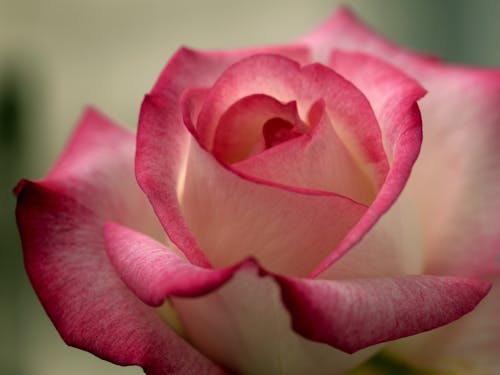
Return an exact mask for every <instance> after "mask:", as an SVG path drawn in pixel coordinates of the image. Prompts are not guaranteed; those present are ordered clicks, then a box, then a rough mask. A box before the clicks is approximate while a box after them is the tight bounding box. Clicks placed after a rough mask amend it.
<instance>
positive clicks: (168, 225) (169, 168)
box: [136, 47, 308, 266]
mask: <svg viewBox="0 0 500 375" xmlns="http://www.w3.org/2000/svg"><path fill="white" fill-rule="evenodd" d="M267 51H273V52H275V53H282V54H284V55H286V56H290V57H292V58H295V59H296V60H298V61H304V60H306V59H307V58H308V49H307V48H304V47H270V48H267V49H265V48H263V49H260V50H256V49H255V50H250V49H249V50H238V51H229V52H223V51H221V52H195V51H192V50H188V49H181V50H179V51H178V52H177V53H176V55H175V56H174V57H173V58H172V59H171V60H170V62H169V64H168V65H167V67H166V68H165V70H164V71H163V73H162V74H161V76H160V78H159V80H158V82H157V83H156V85H155V87H154V88H153V90H152V92H151V94H152V95H154V96H156V97H161V98H162V99H161V102H162V103H163V104H164V107H165V111H163V112H161V113H158V111H151V110H150V108H151V106H150V100H149V99H146V101H145V102H144V105H143V107H142V109H141V115H140V118H139V128H138V134H137V155H136V176H137V180H138V182H139V185H140V186H141V188H142V189H143V190H144V192H145V193H146V195H147V196H148V198H149V200H150V202H151V203H152V205H153V208H154V210H155V212H156V214H157V216H158V218H159V219H160V222H161V223H162V225H163V228H164V229H165V231H166V233H167V234H168V236H169V237H170V239H171V240H172V242H173V243H175V245H176V246H177V247H178V248H179V249H180V250H181V251H183V252H184V254H185V255H186V256H187V257H188V259H189V260H190V261H192V262H193V263H195V264H198V265H204V266H208V265H209V264H210V263H209V261H208V259H207V258H206V256H205V255H204V253H203V251H202V250H201V248H200V246H199V244H198V242H197V240H196V239H195V237H194V236H193V235H192V234H191V232H190V230H189V228H188V226H187V225H186V223H185V222H184V220H183V217H182V212H181V209H180V205H179V199H178V196H179V195H182V190H183V189H182V184H183V181H184V179H183V176H184V175H185V171H186V163H187V154H188V153H187V151H188V149H189V144H190V142H191V140H192V138H191V136H190V134H189V132H188V130H187V128H186V127H185V126H184V125H183V119H182V112H181V111H180V100H181V96H182V93H183V92H184V91H185V90H186V89H187V88H197V87H207V86H208V87H209V86H211V85H212V84H213V83H214V82H215V80H216V79H217V77H218V76H219V75H220V74H221V73H222V71H224V69H226V68H227V67H228V66H229V65H230V64H232V63H234V62H235V61H237V60H239V59H242V58H244V57H245V56H249V55H252V54H255V53H263V52H267ZM159 115H160V117H158V116H159ZM167 145H168V146H167Z"/></svg>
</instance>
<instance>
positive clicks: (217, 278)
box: [106, 225, 490, 374]
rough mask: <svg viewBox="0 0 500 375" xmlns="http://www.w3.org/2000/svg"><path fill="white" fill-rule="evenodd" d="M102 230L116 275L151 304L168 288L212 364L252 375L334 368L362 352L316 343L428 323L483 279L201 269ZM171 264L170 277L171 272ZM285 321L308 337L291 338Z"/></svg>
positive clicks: (472, 301)
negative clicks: (340, 277)
mask: <svg viewBox="0 0 500 375" xmlns="http://www.w3.org/2000/svg"><path fill="white" fill-rule="evenodd" d="M106 238H107V248H108V252H109V254H110V255H111V259H112V260H113V264H114V265H115V266H116V269H117V271H118V273H119V274H120V276H121V277H122V278H123V279H124V281H125V282H126V283H127V285H129V286H130V288H131V289H132V290H134V292H135V293H136V294H137V295H138V296H139V297H140V298H141V299H142V300H143V301H144V302H145V303H148V304H153V305H157V304H158V303H159V301H160V300H161V299H160V298H161V293H164V296H163V298H164V299H165V298H167V297H172V296H175V297H176V298H173V301H174V306H175V307H176V310H177V311H178V312H179V314H180V318H181V320H182V322H183V324H184V327H185V330H186V332H187V334H188V336H189V338H190V340H191V341H192V342H193V343H195V345H196V346H197V347H198V348H200V350H202V351H203V352H204V353H206V354H207V355H209V356H210V357H211V358H214V359H216V361H217V362H218V363H223V364H224V365H225V366H227V367H228V368H230V369H232V370H234V371H239V372H243V373H250V374H253V373H255V374H259V373H280V371H281V372H284V373H298V374H299V373H301V372H300V371H304V370H312V369H316V371H319V373H328V374H329V373H332V370H333V369H335V370H333V371H334V373H337V371H338V372H339V373H341V372H342V371H345V370H346V369H348V368H349V366H352V365H353V363H355V362H356V361H358V360H359V359H360V357H358V356H361V357H364V356H365V355H368V353H369V352H366V351H365V352H360V354H358V355H357V356H353V357H350V356H348V355H346V354H342V353H340V352H338V351H335V350H333V349H332V348H329V347H328V346H324V345H323V344H320V343H319V342H323V343H327V344H329V345H331V346H333V347H337V348H340V349H342V350H344V351H347V352H354V351H357V350H360V349H362V348H364V347H367V346H370V345H373V344H376V343H378V342H382V341H386V340H391V339H393V338H396V337H401V336H406V335H410V334H414V333H417V332H421V331H423V330H428V329H432V328H434V327H436V326H439V325H442V324H446V323H448V322H450V321H452V320H455V319H457V318H458V317H460V316H462V315H463V314H465V313H467V312H469V311H470V310H471V309H473V308H474V307H475V306H476V304H477V303H478V302H479V301H480V300H481V299H482V298H483V297H484V295H485V294H486V293H487V292H488V290H489V287H490V285H489V284H488V283H486V282H482V281H479V280H468V279H459V278H452V277H434V276H407V277H400V278H386V279H365V280H344V281H326V280H308V279H297V278H290V277H285V276H277V275H272V274H269V273H268V272H266V271H265V270H263V269H262V268H260V267H259V266H258V264H256V263H255V262H254V261H251V260H247V261H245V262H243V263H241V264H239V265H237V266H234V267H231V268H227V269H220V270H206V269H200V268H199V267H197V266H194V265H191V264H189V263H187V262H186V261H185V260H183V259H181V258H179V257H178V256H177V255H175V254H172V253H170V252H169V250H168V249H167V248H165V247H164V246H163V245H162V244H160V243H158V242H156V241H154V240H152V239H150V238H148V237H146V236H144V235H142V234H139V233H137V232H134V231H132V230H130V229H127V228H124V227H121V226H118V225H108V226H107V228H106ZM145 253H147V254H153V256H144V254H145ZM176 258H177V259H176ZM182 263H184V265H183V264H182ZM130 264H134V269H133V271H132V272H131V271H130V270H131V267H130ZM177 270H180V274H179V275H178V277H177V278H173V277H170V276H169V275H172V274H173V273H175V272H177ZM280 297H281V298H280ZM422 301H425V304H423V303H422ZM285 307H286V308H285ZM290 319H291V322H292V323H290ZM291 324H292V325H293V328H294V329H295V330H296V331H297V332H299V333H300V334H301V335H302V336H304V337H307V338H309V339H312V340H314V341H316V342H313V341H308V340H306V339H304V337H300V336H297V335H296V334H295V333H294V332H293V331H292V330H291ZM214 332H217V338H216V339H214ZM299 370H300V371H299Z"/></svg>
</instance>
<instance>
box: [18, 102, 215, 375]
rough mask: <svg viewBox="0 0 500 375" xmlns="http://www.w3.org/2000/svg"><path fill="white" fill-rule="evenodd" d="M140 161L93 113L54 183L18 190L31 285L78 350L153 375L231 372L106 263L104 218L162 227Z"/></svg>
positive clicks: (123, 137) (128, 142)
mask: <svg viewBox="0 0 500 375" xmlns="http://www.w3.org/2000/svg"><path fill="white" fill-rule="evenodd" d="M133 156H134V137H133V135H131V134H130V133H128V132H127V131H125V130H123V129H120V128H118V127H116V126H114V125H113V124H112V123H111V122H110V121H109V120H107V119H105V118H104V117H102V116H101V115H100V114H98V113H97V112H96V111H93V110H88V111H87V112H86V114H85V116H84V117H83V118H82V120H81V121H80V126H79V127H78V129H77V131H76V133H75V135H74V136H73V138H72V140H71V142H70V144H69V146H68V147H67V148H66V151H65V152H64V153H63V156H62V157H61V159H60V160H59V161H58V163H57V164H56V166H55V167H54V169H53V170H52V171H51V173H50V174H49V177H47V178H46V179H44V180H42V181H40V182H30V181H23V182H21V183H20V184H19V185H18V187H17V189H16V192H17V194H18V206H17V220H18V226H19V231H20V234H21V240H22V243H23V249H24V259H25V265H26V270H27V272H28V275H29V277H30V280H31V282H32V284H33V287H34V289H35V291H36V293H37V294H38V297H39V299H40V301H41V302H42V304H43V306H44V308H45V310H46V311H47V313H48V315H49V317H50V318H51V320H52V321H53V323H54V325H55V326H56V327H57V329H58V330H59V332H60V334H61V336H62V337H63V339H64V340H65V341H66V343H68V344H69V345H72V346H75V347H78V348H81V349H84V350H88V351H90V352H92V353H94V354H96V355H97V356H99V357H102V358H104V359H107V360H110V361H113V362H115V363H117V364H121V365H131V364H134V365H140V366H142V367H143V368H144V369H145V371H146V372H147V373H149V374H165V373H167V372H168V373H172V374H200V373H203V374H214V373H220V374H222V373H223V372H222V371H221V370H220V369H219V368H218V367H217V366H216V365H215V364H213V363H212V362H211V361H209V360H208V359H207V358H205V357H203V356H202V355H201V354H199V353H198V352H197V351H196V350H194V349H193V348H192V347H190V345H189V344H187V343H186V342H185V341H183V340H182V339H181V338H180V337H178V336H177V334H176V333H175V332H174V331H173V330H171V329H170V328H169V327H168V326H167V325H166V324H165V323H164V322H163V321H162V320H161V318H160V317H159V316H158V315H157V314H156V313H155V311H154V310H153V309H151V308H149V307H146V306H145V305H144V304H143V303H142V302H140V301H139V300H138V299H137V298H136V297H135V296H134V295H133V294H132V293H131V292H130V291H129V290H128V289H127V288H126V286H125V285H124V284H123V282H122V281H121V280H120V279H119V278H118V277H117V276H116V273H115V271H114V270H113V267H112V266H111V264H110V263H109V261H108V259H107V257H106V253H105V250H104V241H103V233H102V224H103V223H104V221H105V220H109V219H112V220H116V221H118V222H121V223H124V224H126V225H130V226H131V227H133V228H136V229H139V230H141V229H142V228H143V227H144V224H146V223H148V225H149V228H150V229H151V225H152V223H155V218H154V214H153V213H152V211H151V210H150V208H149V206H148V203H147V201H146V200H145V199H144V197H143V195H142V193H141V192H140V190H139V189H138V187H137V185H136V182H135V180H134V175H133ZM118 181H119V183H117V182H118ZM152 227H153V231H150V233H151V234H153V235H154V234H155V233H157V231H156V230H154V229H155V228H159V225H158V224H157V223H156V225H153V226H152Z"/></svg>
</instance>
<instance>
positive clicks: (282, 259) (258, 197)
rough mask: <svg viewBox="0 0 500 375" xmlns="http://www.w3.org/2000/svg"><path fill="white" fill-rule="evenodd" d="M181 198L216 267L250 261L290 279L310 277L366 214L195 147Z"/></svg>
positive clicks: (329, 196)
mask: <svg viewBox="0 0 500 375" xmlns="http://www.w3.org/2000/svg"><path fill="white" fill-rule="evenodd" d="M150 110H152V108H150ZM156 111H158V113H161V111H163V108H161V107H157V108H156ZM158 117H161V115H160V114H158ZM181 199H182V212H183V217H184V219H185V221H186V223H187V225H188V226H189V228H190V230H191V232H192V233H193V234H194V235H195V236H196V238H197V240H198V241H199V243H200V245H201V246H202V247H203V250H204V252H205V254H206V256H207V257H208V258H209V259H210V261H211V262H212V263H213V264H214V265H215V266H217V267H222V266H228V265H230V264H233V263H236V262H238V261H240V260H242V259H244V258H247V257H248V256H254V257H256V258H257V259H259V261H260V262H262V263H263V264H264V265H265V266H266V267H268V268H269V269H271V270H273V271H276V272H283V273H286V274H295V275H306V274H308V273H309V272H311V271H312V269H313V268H314V266H315V265H316V264H318V262H319V261H320V260H321V259H323V257H325V256H326V254H328V253H329V252H330V251H331V249H333V248H334V247H335V245H336V244H337V243H338V242H339V241H340V240H341V239H342V238H343V236H344V235H345V234H346V233H347V231H348V230H349V229H350V228H351V227H352V226H353V225H354V224H355V223H356V222H357V221H358V220H359V217H360V216H361V215H362V214H363V212H364V211H365V210H366V207H365V206H363V205H360V204H359V203H356V202H354V201H352V200H350V199H347V198H345V197H342V196H339V195H336V194H331V193H330V194H319V193H314V192H309V191H299V190H295V191H294V190H290V189H287V188H283V187H282V186H279V185H277V184H271V183H270V182H269V181H264V182H262V181H260V180H257V179H250V178H248V177H244V176H239V175H237V174H235V173H233V171H231V170H229V169H227V168H225V167H224V166H222V165H221V164H220V163H219V162H218V161H217V160H216V159H215V158H214V157H213V156H212V155H211V154H209V153H208V152H207V151H206V150H205V149H203V148H201V147H200V146H199V145H198V143H197V142H192V144H191V148H190V151H189V159H188V161H187V172H186V179H185V181H184V190H183V194H182V198H181ZM263 218H265V219H263ZM333 228H335V229H334V230H333Z"/></svg>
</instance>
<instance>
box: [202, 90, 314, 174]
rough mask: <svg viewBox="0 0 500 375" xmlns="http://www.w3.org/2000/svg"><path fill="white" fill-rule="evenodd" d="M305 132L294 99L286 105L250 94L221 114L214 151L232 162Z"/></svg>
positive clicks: (260, 95)
mask: <svg viewBox="0 0 500 375" xmlns="http://www.w3.org/2000/svg"><path fill="white" fill-rule="evenodd" d="M305 131H307V126H306V125H305V124H303V123H302V122H301V121H300V119H299V118H298V114H297V105H296V103H295V102H289V103H286V104H283V103H281V102H279V101H278V100H276V99H274V98H273V97H271V96H268V95H264V94H255V95H249V96H246V97H244V98H242V99H240V100H238V101H236V102H235V103H234V104H232V105H231V106H230V107H229V108H228V109H227V111H226V112H225V113H224V114H223V115H222V116H221V118H220V121H219V124H218V126H217V130H216V133H215V139H214V146H213V150H212V153H213V154H214V155H215V156H216V157H217V158H218V159H219V160H222V161H224V162H226V163H228V164H232V163H235V162H238V161H240V160H244V159H246V158H248V157H249V156H251V155H254V154H257V153H259V152H261V151H263V150H265V149H266V148H270V147H272V146H274V145H276V144H279V143H281V142H283V141H285V140H287V139H291V138H294V135H295V134H296V133H298V132H300V134H302V133H303V132H305ZM300 134H297V135H295V136H298V135H300Z"/></svg>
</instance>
